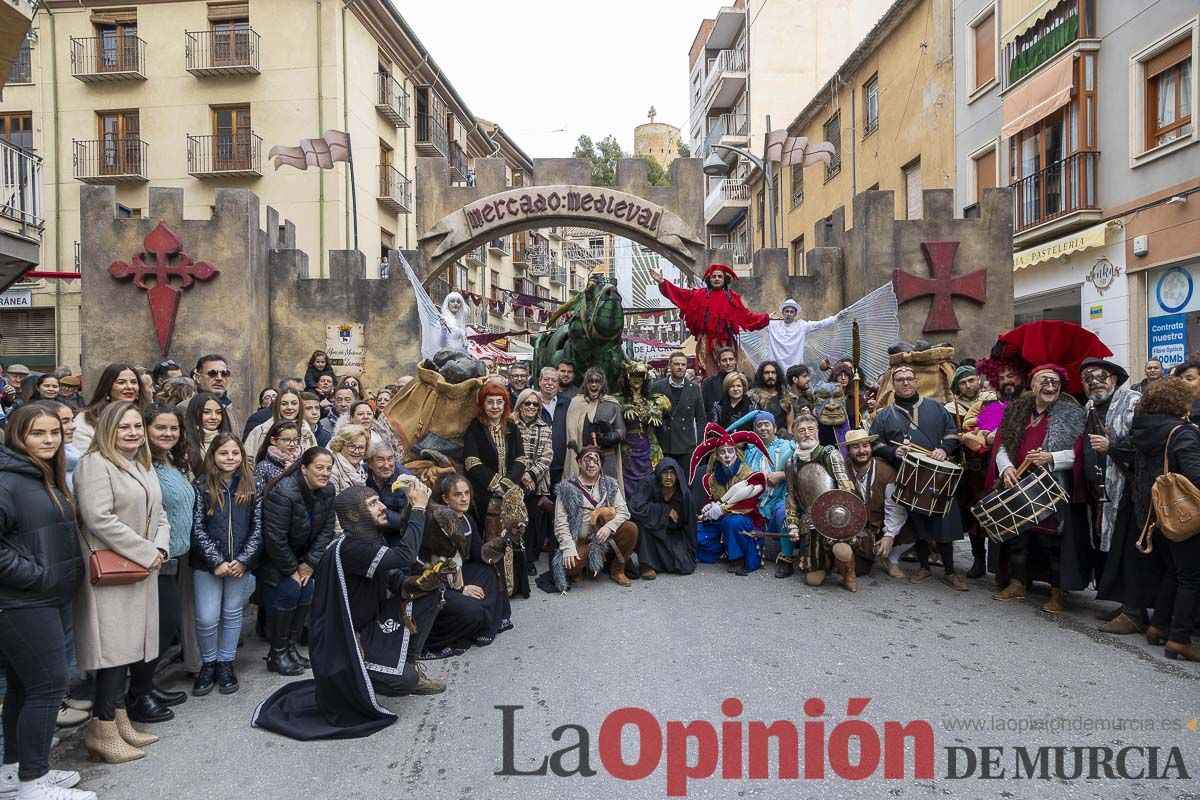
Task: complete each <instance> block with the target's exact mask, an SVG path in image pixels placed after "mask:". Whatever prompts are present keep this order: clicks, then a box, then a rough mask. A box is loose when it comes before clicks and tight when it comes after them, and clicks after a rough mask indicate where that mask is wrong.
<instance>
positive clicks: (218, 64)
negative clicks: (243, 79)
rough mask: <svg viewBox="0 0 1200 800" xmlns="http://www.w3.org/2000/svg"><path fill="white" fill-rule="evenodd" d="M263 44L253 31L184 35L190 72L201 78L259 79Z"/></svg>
mask: <svg viewBox="0 0 1200 800" xmlns="http://www.w3.org/2000/svg"><path fill="white" fill-rule="evenodd" d="M261 41H262V37H260V36H259V35H258V33H257V32H256V31H255V30H254V29H253V28H243V29H238V30H211V31H184V34H183V49H184V60H185V62H186V64H187V71H188V72H190V73H192V74H193V75H197V76H217V75H258V74H259V72H260V70H259V67H258V51H259V48H260V43H261Z"/></svg>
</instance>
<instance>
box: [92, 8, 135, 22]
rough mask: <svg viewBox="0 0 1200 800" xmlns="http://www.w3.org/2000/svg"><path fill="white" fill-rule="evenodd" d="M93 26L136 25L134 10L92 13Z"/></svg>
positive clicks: (111, 10) (110, 9) (118, 9)
mask: <svg viewBox="0 0 1200 800" xmlns="http://www.w3.org/2000/svg"><path fill="white" fill-rule="evenodd" d="M92 24H93V25H137V9H136V8H109V9H105V10H103V11H93V12H92Z"/></svg>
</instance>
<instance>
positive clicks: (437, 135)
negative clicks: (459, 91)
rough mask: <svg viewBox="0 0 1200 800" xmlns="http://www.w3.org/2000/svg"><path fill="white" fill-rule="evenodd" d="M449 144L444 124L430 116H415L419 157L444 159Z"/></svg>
mask: <svg viewBox="0 0 1200 800" xmlns="http://www.w3.org/2000/svg"><path fill="white" fill-rule="evenodd" d="M449 144H450V143H449V140H448V139H447V138H446V123H444V122H443V121H442V120H440V119H437V118H436V117H434V116H432V115H430V114H418V115H417V140H416V148H417V152H418V153H419V154H420V155H423V156H441V157H442V158H445V157H446V154H447V153H448V152H449ZM464 180H465V178H464Z"/></svg>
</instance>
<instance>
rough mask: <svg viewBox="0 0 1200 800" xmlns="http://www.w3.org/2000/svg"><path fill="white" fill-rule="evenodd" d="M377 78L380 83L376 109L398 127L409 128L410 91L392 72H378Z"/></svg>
mask: <svg viewBox="0 0 1200 800" xmlns="http://www.w3.org/2000/svg"><path fill="white" fill-rule="evenodd" d="M375 79H376V80H377V81H378V84H379V91H378V94H377V95H376V97H375V108H376V110H378V111H379V113H380V114H382V115H383V116H384V117H385V118H386V119H387V120H388V121H389V122H391V123H392V124H393V125H395V126H396V127H397V128H407V127H408V126H409V125H410V124H411V123H410V122H409V114H410V110H409V109H410V104H409V97H408V92H406V91H404V87H403V86H402V85H401V84H400V81H398V80H396V79H395V78H393V77H392V76H391V74H390V73H387V72H378V73H376V74H375Z"/></svg>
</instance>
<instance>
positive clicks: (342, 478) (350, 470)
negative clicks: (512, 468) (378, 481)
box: [332, 453, 367, 486]
mask: <svg viewBox="0 0 1200 800" xmlns="http://www.w3.org/2000/svg"><path fill="white" fill-rule="evenodd" d="M333 474H334V480H333V481H332V483H334V484H342V485H345V486H363V485H365V484H366V482H367V476H366V475H364V474H363V471H362V468H361V467H356V466H354V465H353V464H351V463H350V462H349V460H347V459H346V457H345V456H344V455H342V454H341V453H335V454H334V456H333Z"/></svg>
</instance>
